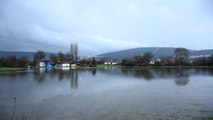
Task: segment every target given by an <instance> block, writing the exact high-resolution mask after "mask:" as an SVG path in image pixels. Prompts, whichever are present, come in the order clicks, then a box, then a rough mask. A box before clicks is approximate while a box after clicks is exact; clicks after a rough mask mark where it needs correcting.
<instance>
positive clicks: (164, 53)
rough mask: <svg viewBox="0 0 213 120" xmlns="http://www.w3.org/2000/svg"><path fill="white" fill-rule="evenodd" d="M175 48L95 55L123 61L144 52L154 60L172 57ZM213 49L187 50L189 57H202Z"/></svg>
mask: <svg viewBox="0 0 213 120" xmlns="http://www.w3.org/2000/svg"><path fill="white" fill-rule="evenodd" d="M175 49H176V48H175V47H138V48H131V49H126V50H119V51H114V52H108V53H103V54H99V55H97V57H99V58H110V59H118V60H121V59H124V58H130V57H133V56H136V55H143V54H144V53H145V52H151V53H153V54H154V56H155V57H156V58H161V57H169V56H174V50H175ZM212 54H213V49H204V50H193V49H190V50H189V56H202V55H212Z"/></svg>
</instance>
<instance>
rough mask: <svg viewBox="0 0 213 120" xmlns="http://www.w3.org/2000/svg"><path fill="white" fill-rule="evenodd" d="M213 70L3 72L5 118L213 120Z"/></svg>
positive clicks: (0, 114)
mask: <svg viewBox="0 0 213 120" xmlns="http://www.w3.org/2000/svg"><path fill="white" fill-rule="evenodd" d="M212 86H213V69H182V70H180V69H144V68H139V67H137V68H113V67H110V68H105V69H87V70H85V69H78V70H76V69H75V70H72V69H61V70H56V69H38V70H35V71H34V70H33V71H19V72H1V73H0V104H1V108H0V119H1V120H9V119H10V118H11V117H12V115H13V110H14V97H16V108H15V115H14V118H15V119H16V120H136V119H137V120H152V119H171V120H175V119H181V120H184V119H185V120H190V119H201V120H202V119H213V87H212Z"/></svg>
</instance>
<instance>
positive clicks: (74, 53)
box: [70, 43, 78, 62]
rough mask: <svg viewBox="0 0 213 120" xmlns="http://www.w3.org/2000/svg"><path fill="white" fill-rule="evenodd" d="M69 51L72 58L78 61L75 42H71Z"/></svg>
mask: <svg viewBox="0 0 213 120" xmlns="http://www.w3.org/2000/svg"><path fill="white" fill-rule="evenodd" d="M70 52H71V55H72V58H73V61H75V62H77V61H78V44H77V43H71V45H70Z"/></svg>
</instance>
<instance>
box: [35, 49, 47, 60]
mask: <svg viewBox="0 0 213 120" xmlns="http://www.w3.org/2000/svg"><path fill="white" fill-rule="evenodd" d="M45 56H46V55H45V53H44V52H43V51H41V50H39V51H37V52H36V53H35V54H34V62H39V61H41V60H42V59H45Z"/></svg>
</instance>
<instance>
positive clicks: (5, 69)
mask: <svg viewBox="0 0 213 120" xmlns="http://www.w3.org/2000/svg"><path fill="white" fill-rule="evenodd" d="M24 69H25V68H10V67H0V71H16V70H24Z"/></svg>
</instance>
